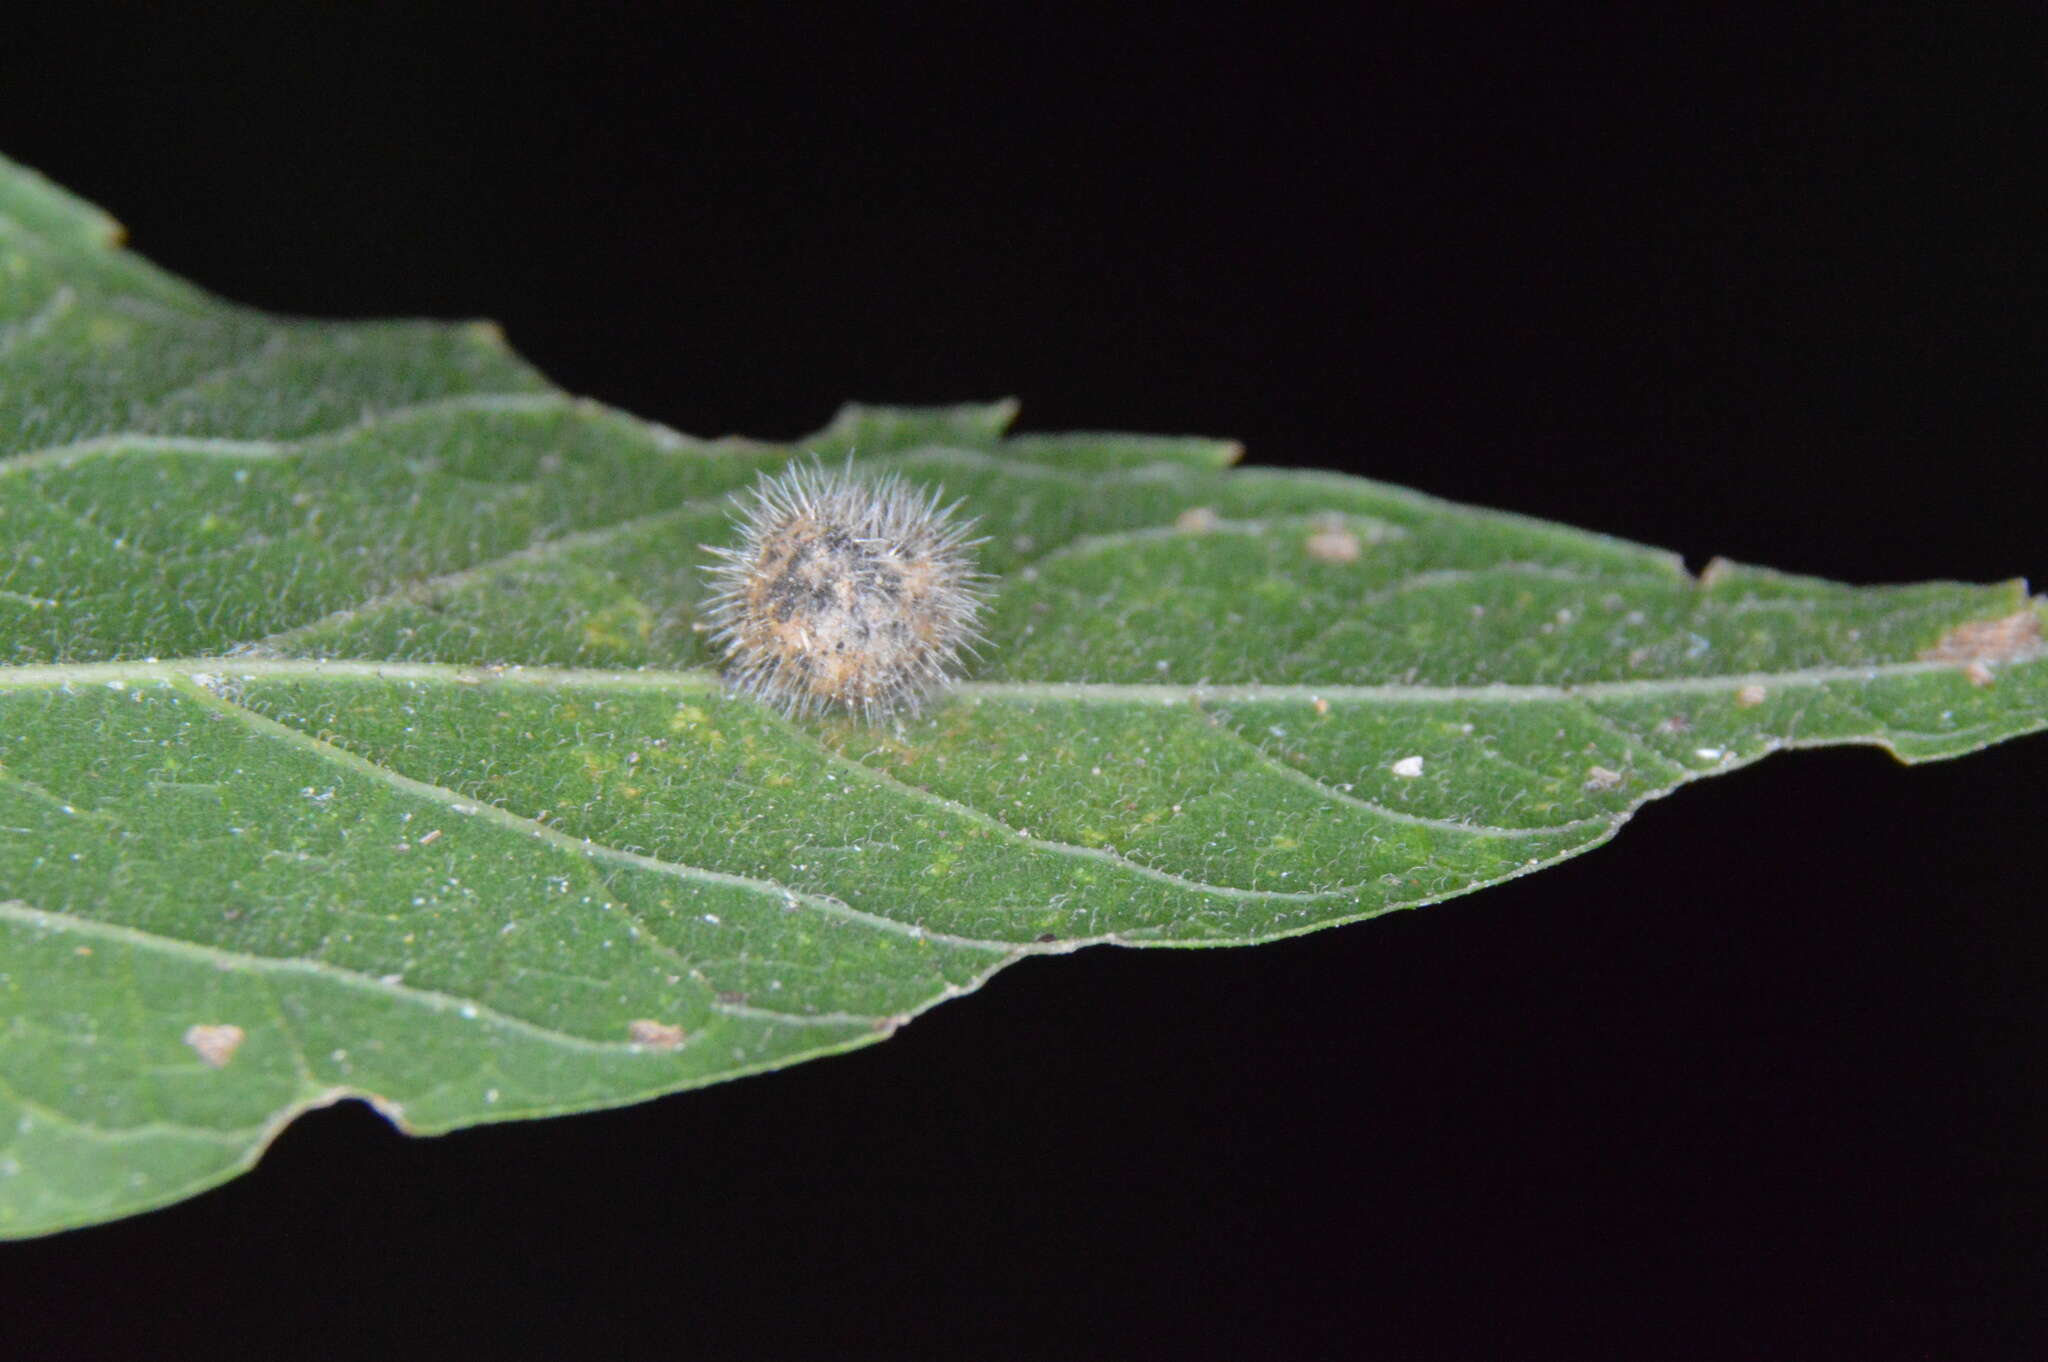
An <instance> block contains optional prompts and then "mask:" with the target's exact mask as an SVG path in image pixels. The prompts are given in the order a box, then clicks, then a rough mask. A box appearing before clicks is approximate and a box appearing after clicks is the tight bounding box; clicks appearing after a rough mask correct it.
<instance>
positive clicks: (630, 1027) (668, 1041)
mask: <svg viewBox="0 0 2048 1362" xmlns="http://www.w3.org/2000/svg"><path fill="white" fill-rule="evenodd" d="M626 1035H627V1037H628V1038H629V1039H630V1040H631V1041H632V1042H633V1043H634V1044H635V1045H647V1046H651V1047H653V1048H654V1049H656V1050H676V1049H680V1048H681V1047H682V1044H683V1028H682V1027H680V1026H672V1025H670V1024H669V1023H667V1022H658V1021H649V1020H647V1019H645V1018H642V1019H641V1020H639V1021H631V1022H627V1023H626Z"/></svg>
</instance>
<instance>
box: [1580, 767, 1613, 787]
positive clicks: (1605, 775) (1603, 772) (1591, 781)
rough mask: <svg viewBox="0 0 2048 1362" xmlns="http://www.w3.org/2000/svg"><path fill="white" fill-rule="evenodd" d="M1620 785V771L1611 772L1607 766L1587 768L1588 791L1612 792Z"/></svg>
mask: <svg viewBox="0 0 2048 1362" xmlns="http://www.w3.org/2000/svg"><path fill="white" fill-rule="evenodd" d="M1619 784H1621V772H1619V771H1610V770H1608V769H1607V768H1606V767H1605V766H1589V767H1587V768H1586V786H1585V788H1587V789H1588V790H1592V791H1596V792H1597V791H1600V790H1611V789H1613V788H1614V787H1615V786H1617V785H1619Z"/></svg>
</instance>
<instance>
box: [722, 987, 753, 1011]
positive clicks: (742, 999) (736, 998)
mask: <svg viewBox="0 0 2048 1362" xmlns="http://www.w3.org/2000/svg"><path fill="white" fill-rule="evenodd" d="M717 998H718V1001H719V1002H721V1003H724V1004H725V1005H726V1006H727V1007H740V1006H742V1005H744V1004H745V1003H746V1001H747V995H746V994H744V993H741V992H740V991H739V990H738V989H732V988H724V989H720V990H719V991H718V994H717Z"/></svg>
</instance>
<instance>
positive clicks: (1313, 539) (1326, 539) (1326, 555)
mask: <svg viewBox="0 0 2048 1362" xmlns="http://www.w3.org/2000/svg"><path fill="white" fill-rule="evenodd" d="M1302 547H1303V548H1304V549H1306V550H1307V551H1308V556H1309V557H1311V558H1313V559H1315V560H1316V561H1317V562H1318V563H1355V562H1357V561H1358V559H1359V556H1360V555H1361V554H1363V553H1364V552H1365V549H1364V547H1363V546H1362V545H1360V544H1359V542H1358V536H1357V535H1355V534H1353V533H1351V531H1349V530H1346V529H1342V528H1339V527H1337V526H1329V527H1326V528H1324V529H1320V530H1317V531H1316V532H1315V533H1314V534H1312V535H1310V536H1309V537H1308V542H1307V543H1306V544H1304V545H1302Z"/></svg>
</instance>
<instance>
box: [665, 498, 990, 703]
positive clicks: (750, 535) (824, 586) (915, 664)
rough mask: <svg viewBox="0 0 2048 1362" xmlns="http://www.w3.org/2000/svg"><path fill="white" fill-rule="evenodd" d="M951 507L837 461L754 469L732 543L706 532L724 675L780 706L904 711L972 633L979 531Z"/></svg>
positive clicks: (940, 680)
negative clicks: (768, 471) (836, 465)
mask: <svg viewBox="0 0 2048 1362" xmlns="http://www.w3.org/2000/svg"><path fill="white" fill-rule="evenodd" d="M957 510H958V503H957V502H956V503H954V504H953V505H951V506H941V505H940V504H939V498H938V493H937V492H932V491H923V490H919V489H916V488H913V487H911V486H909V485H908V484H906V483H905V482H904V481H903V480H902V479H901V478H900V477H898V476H897V475H896V474H893V473H891V474H886V475H884V476H882V477H880V478H875V479H871V480H870V479H863V478H861V477H858V476H856V475H855V473H854V471H853V466H852V464H851V463H850V462H849V463H848V465H847V466H846V467H845V468H844V469H842V470H831V469H827V468H825V467H823V466H821V465H820V464H818V463H816V462H811V463H807V464H796V465H793V466H791V467H789V468H787V469H785V470H783V472H781V473H780V474H778V475H776V476H773V477H764V478H763V479H762V480H761V481H760V482H758V483H756V484H755V485H754V487H753V489H752V490H751V492H749V493H748V494H746V497H745V498H744V499H743V500H742V502H741V504H740V507H739V510H738V512H737V515H736V517H735V529H736V532H737V535H738V543H737V544H735V545H734V546H732V547H730V548H721V547H714V546H712V545H708V544H707V545H705V548H706V549H707V550H709V551H710V552H711V553H713V554H715V555H716V556H717V558H718V562H717V563H715V564H713V565H712V566H711V567H710V568H709V569H708V571H709V573H710V576H711V594H710V599H709V602H708V607H707V614H708V615H709V617H710V620H711V623H712V625H713V628H714V632H713V634H712V638H713V640H714V641H715V642H716V643H717V644H718V646H719V647H720V648H721V649H722V650H723V651H724V654H725V675H726V680H727V681H728V682H729V683H730V684H731V685H733V686H734V687H736V688H737V689H739V690H742V691H745V692H747V693H748V694H750V695H754V696H757V697H759V698H760V699H762V700H765V701H767V702H768V703H769V704H772V705H774V706H776V707H777V708H779V709H781V710H782V711H783V712H784V713H786V714H792V715H795V714H808V713H813V712H816V711H820V710H843V711H846V712H849V713H853V714H858V715H859V716H861V717H862V718H864V719H867V720H869V721H870V722H872V721H874V720H877V719H881V718H883V717H885V716H887V715H890V714H894V713H897V712H899V711H909V712H912V713H914V712H916V710H917V709H918V707H919V706H920V705H921V704H922V703H923V702H924V701H925V699H926V698H927V697H929V696H930V695H931V694H932V692H934V691H935V690H937V689H938V688H939V687H940V686H942V685H944V684H945V683H946V681H947V680H949V679H950V678H951V676H952V673H953V670H954V668H955V667H956V666H957V665H958V663H959V660H960V654H961V652H962V651H963V650H965V651H969V652H971V651H973V648H974V644H975V643H976V642H977V641H978V640H979V639H980V637H981V634H980V632H979V630H978V629H977V628H976V627H975V619H976V616H978V615H979V614H980V612H981V607H982V602H983V599H984V591H985V580H986V579H985V578H983V576H982V575H981V574H980V573H978V572H977V571H975V567H974V560H973V557H972V555H971V553H970V550H972V549H973V547H974V546H975V545H976V544H979V543H981V542H982V541H981V540H979V539H969V538H968V535H969V534H970V533H971V532H972V530H973V528H974V522H973V521H972V520H961V519H959V518H957V517H956V514H955V513H956V512H957Z"/></svg>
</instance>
